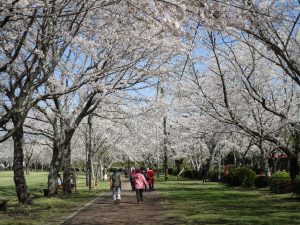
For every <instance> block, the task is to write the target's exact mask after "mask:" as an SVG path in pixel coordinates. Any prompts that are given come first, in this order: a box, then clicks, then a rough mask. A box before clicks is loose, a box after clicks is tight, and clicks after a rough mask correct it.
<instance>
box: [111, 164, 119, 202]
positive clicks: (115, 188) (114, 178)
mask: <svg viewBox="0 0 300 225" xmlns="http://www.w3.org/2000/svg"><path fill="white" fill-rule="evenodd" d="M109 183H110V190H111V191H112V195H113V200H114V202H115V203H117V202H119V201H121V176H120V174H119V173H118V171H117V169H115V168H114V169H113V174H112V175H111V177H110V179H109Z"/></svg>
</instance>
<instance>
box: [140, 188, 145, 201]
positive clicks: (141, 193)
mask: <svg viewBox="0 0 300 225" xmlns="http://www.w3.org/2000/svg"><path fill="white" fill-rule="evenodd" d="M143 191H144V189H141V190H140V196H141V201H140V202H143V201H144V199H143Z"/></svg>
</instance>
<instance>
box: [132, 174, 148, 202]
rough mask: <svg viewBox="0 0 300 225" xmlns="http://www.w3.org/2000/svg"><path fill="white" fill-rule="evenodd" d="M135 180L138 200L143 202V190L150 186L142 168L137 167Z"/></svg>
mask: <svg viewBox="0 0 300 225" xmlns="http://www.w3.org/2000/svg"><path fill="white" fill-rule="evenodd" d="M134 182H135V192H136V200H137V203H138V204H141V203H143V191H144V188H145V186H146V189H148V188H149V186H148V182H147V181H146V179H145V177H144V175H143V174H141V170H139V169H137V170H136V171H135V174H134Z"/></svg>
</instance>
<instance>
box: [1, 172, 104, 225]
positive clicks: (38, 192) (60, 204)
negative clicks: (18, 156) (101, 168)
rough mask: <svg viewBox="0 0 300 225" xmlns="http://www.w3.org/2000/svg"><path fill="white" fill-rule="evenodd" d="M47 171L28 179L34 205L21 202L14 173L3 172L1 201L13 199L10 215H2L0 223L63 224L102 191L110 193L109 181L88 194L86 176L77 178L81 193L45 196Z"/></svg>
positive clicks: (8, 210) (9, 204)
mask: <svg viewBox="0 0 300 225" xmlns="http://www.w3.org/2000/svg"><path fill="white" fill-rule="evenodd" d="M47 175H48V174H47V173H46V172H31V173H30V175H29V176H26V181H27V185H28V189H29V192H30V195H31V196H32V197H33V204H32V205H21V204H19V203H18V200H17V197H16V192H15V186H14V182H13V173H12V172H9V171H0V198H1V199H2V198H7V199H9V203H8V208H7V213H6V214H3V213H2V214H0V224H1V225H2V224H14V225H15V224H20V225H21V224H33V225H35V224H36V225H40V224H53V225H54V224H59V223H60V222H62V221H63V220H64V219H65V218H66V217H67V216H69V215H70V214H72V213H73V212H75V211H76V210H77V209H78V208H80V206H83V205H84V204H86V203H87V202H89V201H91V199H93V198H94V197H95V196H97V195H99V194H101V192H104V191H107V190H108V186H109V185H108V182H107V181H106V182H101V183H100V184H98V186H97V187H96V188H95V189H92V191H88V190H87V188H86V187H85V177H84V176H83V175H79V176H78V178H77V193H74V194H72V195H71V196H63V195H62V193H59V196H58V197H54V198H47V197H43V189H44V188H46V187H47Z"/></svg>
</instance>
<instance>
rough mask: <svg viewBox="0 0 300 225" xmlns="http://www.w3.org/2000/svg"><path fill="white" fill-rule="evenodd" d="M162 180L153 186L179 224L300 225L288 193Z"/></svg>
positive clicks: (299, 207)
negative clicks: (278, 193)
mask: <svg viewBox="0 0 300 225" xmlns="http://www.w3.org/2000/svg"><path fill="white" fill-rule="evenodd" d="M162 179H163V177H162V178H159V179H158V180H157V182H156V187H157V188H158V190H159V192H160V193H161V195H162V197H163V202H164V205H165V206H166V208H170V211H169V214H170V216H172V217H176V218H178V220H179V221H181V224H256V225H258V224H272V225H275V224H278V225H287V224H300V200H299V199H296V198H294V197H292V196H291V194H282V195H275V194H271V193H270V192H269V191H268V190H266V189H256V188H247V189H246V188H236V187H235V188H233V187H226V186H224V185H223V184H218V183H214V182H208V183H202V182H201V181H176V180H175V178H173V180H172V177H171V179H170V180H169V181H167V182H164V181H163V180H162Z"/></svg>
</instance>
